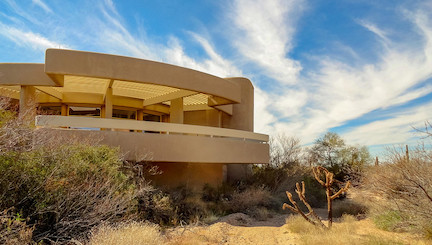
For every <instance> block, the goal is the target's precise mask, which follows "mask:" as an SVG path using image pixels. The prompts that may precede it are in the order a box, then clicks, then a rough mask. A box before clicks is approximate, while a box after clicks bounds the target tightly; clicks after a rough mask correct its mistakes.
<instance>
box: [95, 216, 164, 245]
mask: <svg viewBox="0 0 432 245" xmlns="http://www.w3.org/2000/svg"><path fill="white" fill-rule="evenodd" d="M164 242H165V240H164V238H163V236H162V235H161V233H160V231H159V226H158V225H154V224H148V223H137V222H131V223H123V224H120V225H117V226H110V225H101V226H100V227H98V228H97V229H96V230H95V231H94V232H92V235H91V238H90V245H143V244H152V245H154V244H163V243H164Z"/></svg>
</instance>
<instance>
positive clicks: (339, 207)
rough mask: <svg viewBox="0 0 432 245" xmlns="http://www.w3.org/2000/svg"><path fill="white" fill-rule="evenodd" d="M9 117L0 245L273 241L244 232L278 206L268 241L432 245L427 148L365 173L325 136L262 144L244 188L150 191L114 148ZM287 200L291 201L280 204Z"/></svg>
mask: <svg viewBox="0 0 432 245" xmlns="http://www.w3.org/2000/svg"><path fill="white" fill-rule="evenodd" d="M16 111H17V110H16V109H15V108H14V107H13V106H11V105H10V104H8V103H7V102H5V101H2V102H1V103H0V173H1V174H0V243H1V244H87V243H89V244H191V243H192V244H217V243H228V244H239V243H243V242H244V243H247V241H249V240H247V239H246V238H245V239H246V240H235V239H240V238H241V237H245V236H247V235H245V234H249V233H247V231H246V230H243V229H252V231H253V232H255V233H256V232H258V234H261V233H262V236H263V237H260V238H259V239H264V238H266V237H265V236H269V237H268V239H270V238H272V236H273V235H271V234H273V233H269V234H267V233H266V232H267V230H264V229H263V230H254V229H258V227H243V226H254V225H253V223H254V222H258V223H259V222H264V223H265V222H273V221H274V220H277V219H278V217H280V216H284V215H287V214H289V212H288V211H287V210H285V211H284V210H282V206H285V207H287V208H288V209H289V210H291V211H294V212H292V214H291V215H290V216H289V218H288V219H287V221H286V222H285V221H284V220H283V221H282V223H281V224H278V225H275V224H273V225H272V224H270V225H269V224H268V223H265V224H266V225H269V227H271V228H274V229H278V230H277V232H280V237H279V238H277V239H294V240H290V242H292V243H303V244H318V243H321V242H322V241H328V242H329V243H330V242H332V243H334V244H347V243H352V244H405V243H409V241H407V240H406V239H405V240H404V239H403V238H400V237H408V238H413V239H414V238H415V239H417V240H418V241H423V240H422V239H431V238H432V227H431V225H430V224H431V223H432V218H431V217H432V213H431V210H432V198H431V195H432V175H431V173H432V168H431V166H432V162H431V161H432V151H431V149H430V148H428V147H427V145H426V144H424V145H420V146H419V147H418V148H416V149H410V150H409V152H408V154H407V152H406V149H405V148H402V149H398V148H393V149H390V150H389V155H388V157H387V159H385V160H381V162H380V164H379V165H376V166H375V165H373V164H372V159H371V157H370V154H369V152H368V151H367V148H365V147H363V146H352V145H348V144H346V143H345V141H344V140H343V139H342V138H341V137H340V136H338V135H337V134H335V133H327V134H325V135H324V136H323V137H321V138H319V139H317V140H316V141H315V143H314V144H313V145H312V146H310V147H303V146H301V143H300V140H298V139H295V138H292V137H288V136H285V135H278V136H276V137H274V138H272V140H271V163H270V164H268V165H256V166H254V167H253V170H252V171H253V173H252V175H251V176H250V177H249V178H247V179H244V180H241V181H238V182H236V183H224V184H223V185H221V186H217V187H215V186H210V185H205V186H204V187H203V188H202V190H199V191H192V190H190V189H187V188H185V187H182V186H179V187H177V188H174V189H160V188H156V187H154V186H152V185H151V183H149V182H148V181H147V180H146V179H145V178H144V177H143V172H145V171H152V172H153V173H157V171H154V169H153V168H152V167H151V166H147V165H146V163H145V162H139V163H137V162H127V161H124V160H123V159H122V157H121V155H120V154H119V150H118V149H115V148H110V147H107V146H101V145H98V144H97V143H98V139H95V138H94V137H89V140H88V141H86V142H82V141H80V142H78V141H76V140H74V139H68V143H67V144H64V143H60V142H64V140H61V139H58V137H56V136H55V135H50V134H47V132H42V131H41V130H40V129H35V128H34V127H33V126H32V122H31V120H30V119H29V118H31V117H26V116H22V117H18V116H17V113H16ZM429 128H430V124H429V125H428V124H427V127H426V130H424V131H423V134H424V135H425V136H429V135H430V133H429V132H430V131H428V129H429ZM424 140H425V142H426V141H427V140H429V138H428V137H426V138H425V139H424ZM347 183H352V187H350V191H351V190H352V192H353V194H352V196H349V195H348V197H349V198H347V195H346V191H347V188H348V185H349V184H347ZM287 192H288V193H297V195H292V194H289V195H288V197H289V199H287ZM354 194H355V195H354ZM288 201H289V203H290V205H288V204H285V205H284V203H287V202H288ZM302 203H304V204H306V206H304V207H301V206H300V205H299V204H302ZM326 205H327V207H328V208H329V209H328V210H327V209H323V208H324V207H326ZM313 210H317V211H316V212H315V211H313ZM322 211H324V215H323V212H322ZM326 211H331V212H326ZM308 212H309V213H308ZM230 214H231V215H230ZM294 214H300V215H294ZM227 215H228V216H227ZM301 216H304V217H307V218H310V217H313V219H314V221H313V222H308V220H307V219H304V217H301ZM218 221H220V222H218ZM223 222H226V223H223ZM317 222H319V223H317ZM264 223H262V224H264ZM311 223H312V224H318V225H315V226H313V225H312V224H311ZM208 224H210V226H206V225H208ZM211 224H213V225H211ZM259 224H261V223H259ZM332 224H333V225H332ZM234 227H237V228H234ZM325 227H332V229H328V228H325ZM269 229H270V228H269ZM272 232H275V231H272ZM371 232H372V233H371ZM386 232H387V233H386ZM394 232H404V233H401V234H404V235H400V236H399V235H397V234H398V233H394ZM407 232H408V233H407ZM375 233H376V234H375ZM229 234H234V235H229ZM278 234H279V233H278ZM389 234H390V235H389ZM392 234H393V235H392ZM395 234H396V235H395ZM407 234H408V235H407ZM236 237H237V238H236ZM251 237H253V236H251ZM273 238H274V237H273ZM273 238H272V239H273ZM251 239H252V238H251ZM254 239H255V238H254ZM257 239H258V238H257ZM266 239H267V238H266ZM274 239H276V238H274ZM251 241H255V240H251ZM272 241H273V240H265V241H264V240H263V242H265V243H270V244H271V243H272ZM274 241H276V240H274ZM278 241H280V240H278ZM424 241H425V242H427V241H428V240H424ZM420 244H421V243H420Z"/></svg>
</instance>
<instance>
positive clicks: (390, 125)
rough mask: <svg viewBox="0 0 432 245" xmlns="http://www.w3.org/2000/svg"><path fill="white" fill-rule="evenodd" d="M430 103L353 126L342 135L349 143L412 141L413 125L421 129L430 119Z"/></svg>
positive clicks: (431, 106)
mask: <svg viewBox="0 0 432 245" xmlns="http://www.w3.org/2000/svg"><path fill="white" fill-rule="evenodd" d="M431 111H432V103H428V104H426V105H423V106H419V107H415V108H411V109H409V110H406V111H403V112H398V113H396V114H394V115H391V117H390V118H389V119H385V120H379V121H375V122H371V123H368V124H366V125H362V126H360V127H357V128H354V129H352V130H350V131H349V132H347V133H344V134H343V135H342V136H343V138H344V139H346V140H347V141H348V142H350V143H357V144H362V145H379V144H403V143H408V142H410V141H412V139H413V138H414V136H415V134H413V132H412V131H413V127H415V128H418V129H422V127H423V126H424V122H425V121H427V120H430V113H429V112H431Z"/></svg>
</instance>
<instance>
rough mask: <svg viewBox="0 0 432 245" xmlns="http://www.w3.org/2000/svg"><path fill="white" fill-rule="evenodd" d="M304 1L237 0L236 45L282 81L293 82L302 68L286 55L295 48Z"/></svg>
mask: <svg viewBox="0 0 432 245" xmlns="http://www.w3.org/2000/svg"><path fill="white" fill-rule="evenodd" d="M302 8H303V1H301V0H268V1H259V0H254V1H249V0H237V1H235V2H234V8H233V11H232V13H231V19H232V20H233V23H234V25H235V29H234V30H232V34H231V35H232V37H233V42H234V45H235V46H236V47H237V48H238V50H239V52H240V53H241V54H242V55H243V56H244V57H246V58H247V59H248V60H250V61H252V62H254V63H255V64H257V65H259V66H260V67H261V68H263V69H264V70H265V73H266V75H268V76H270V77H272V78H274V79H276V80H278V81H279V82H281V83H285V84H293V83H295V82H297V76H298V74H299V72H300V70H301V69H302V67H301V65H300V63H299V62H298V61H296V60H293V59H290V58H288V57H287V55H288V53H289V52H290V51H291V49H292V48H293V45H292V38H293V35H294V33H295V24H296V21H297V19H298V17H299V13H301V12H302Z"/></svg>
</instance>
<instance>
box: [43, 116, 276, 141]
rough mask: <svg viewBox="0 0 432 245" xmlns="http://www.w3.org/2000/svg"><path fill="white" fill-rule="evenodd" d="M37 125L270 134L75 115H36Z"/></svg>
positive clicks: (254, 137)
mask: <svg viewBox="0 0 432 245" xmlns="http://www.w3.org/2000/svg"><path fill="white" fill-rule="evenodd" d="M35 124H36V126H38V127H45V128H55V127H72V128H99V129H120V130H137V131H142V132H144V133H145V132H147V131H148V132H161V133H166V134H186V135H195V136H209V137H224V138H234V139H242V140H248V141H249V140H250V141H259V142H262V143H267V142H268V141H269V136H268V135H265V134H258V133H253V132H249V131H243V130H234V129H226V128H216V127H207V126H195V125H186V124H176V123H162V122H149V121H136V120H125V119H106V118H90V117H74V116H46V115H40V116H36V122H35Z"/></svg>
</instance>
